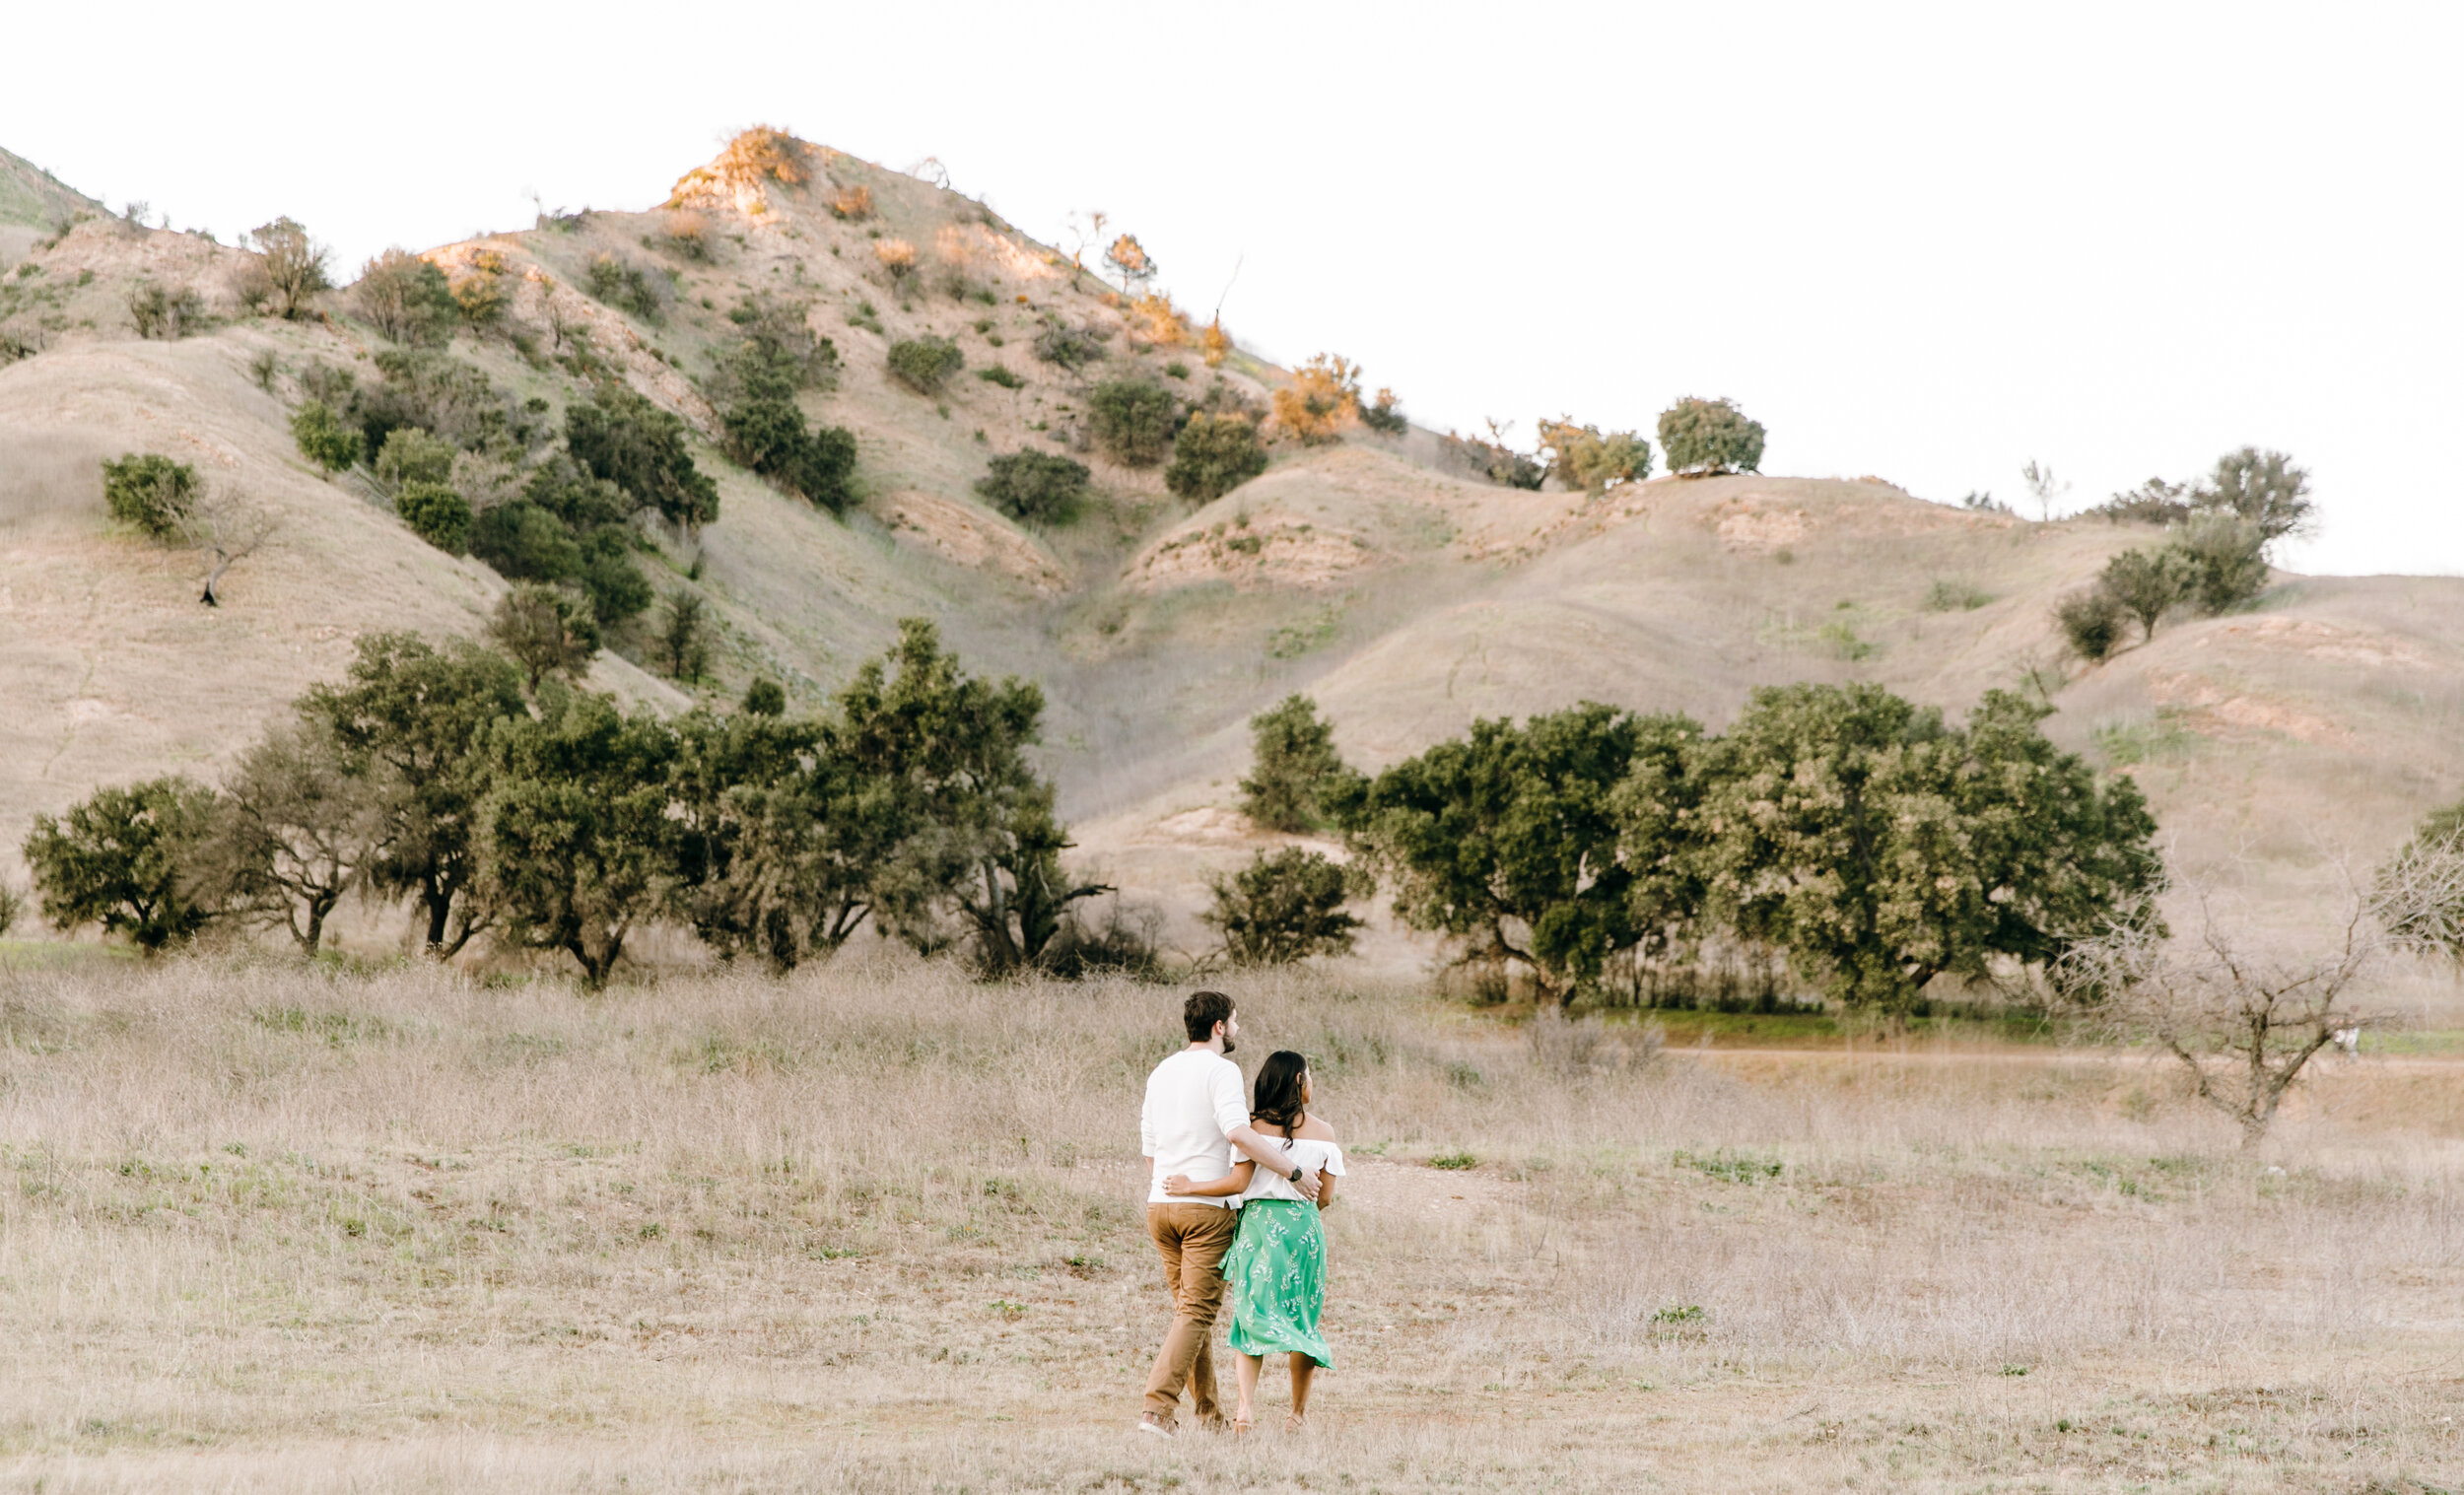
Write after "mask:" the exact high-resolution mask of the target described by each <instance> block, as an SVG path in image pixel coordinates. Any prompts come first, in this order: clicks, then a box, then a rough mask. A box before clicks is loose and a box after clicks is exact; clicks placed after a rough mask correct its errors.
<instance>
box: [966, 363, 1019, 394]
mask: <svg viewBox="0 0 2464 1495" xmlns="http://www.w3.org/2000/svg"><path fill="white" fill-rule="evenodd" d="M976 377H977V378H980V379H982V380H984V381H985V382H986V383H988V384H998V385H1000V386H1001V387H1002V388H1003V389H1024V388H1025V387H1027V381H1026V380H1025V379H1023V378H1021V377H1019V376H1018V374H1016V373H1015V372H1014V371H1012V370H1010V369H1008V368H1006V367H1004V366H1003V365H1000V364H992V365H989V366H987V367H985V368H982V369H978V370H977V371H976Z"/></svg>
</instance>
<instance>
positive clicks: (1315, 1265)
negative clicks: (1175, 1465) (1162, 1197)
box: [1164, 1049, 1343, 1433]
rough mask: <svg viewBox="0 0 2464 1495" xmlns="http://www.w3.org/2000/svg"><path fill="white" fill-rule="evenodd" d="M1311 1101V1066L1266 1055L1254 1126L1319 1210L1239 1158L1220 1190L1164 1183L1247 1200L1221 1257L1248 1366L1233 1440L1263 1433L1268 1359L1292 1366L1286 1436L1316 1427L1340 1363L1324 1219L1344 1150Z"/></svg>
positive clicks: (1172, 1190) (1235, 1338) (1235, 1333)
mask: <svg viewBox="0 0 2464 1495" xmlns="http://www.w3.org/2000/svg"><path fill="white" fill-rule="evenodd" d="M1313 1095H1314V1091H1313V1089H1312V1087H1311V1085H1310V1083H1309V1060H1308V1059H1306V1058H1304V1057H1302V1056H1301V1055H1299V1054H1297V1053H1292V1052H1291V1051H1290V1050H1288V1049H1286V1050H1282V1051H1280V1052H1278V1053H1270V1054H1267V1055H1266V1063H1264V1064H1262V1065H1260V1066H1259V1069H1258V1086H1257V1090H1256V1092H1255V1099H1254V1102H1253V1104H1252V1105H1251V1107H1250V1124H1252V1125H1254V1126H1256V1127H1257V1128H1258V1129H1259V1131H1261V1132H1262V1133H1266V1134H1267V1135H1272V1133H1273V1132H1275V1131H1280V1132H1281V1133H1282V1134H1283V1150H1284V1152H1285V1153H1286V1154H1287V1155H1288V1156H1289V1157H1290V1158H1291V1160H1292V1166H1293V1167H1294V1168H1299V1169H1303V1170H1305V1171H1307V1172H1310V1173H1314V1174H1316V1175H1317V1176H1318V1202H1317V1203H1316V1204H1314V1205H1313V1204H1311V1203H1310V1202H1309V1201H1308V1200H1306V1199H1303V1198H1302V1197H1301V1196H1300V1193H1299V1191H1298V1190H1296V1189H1293V1188H1292V1182H1291V1178H1290V1170H1289V1169H1286V1170H1285V1171H1284V1172H1282V1173H1268V1172H1266V1171H1265V1170H1263V1169H1261V1168H1259V1167H1258V1165H1257V1164H1255V1163H1253V1162H1251V1161H1250V1160H1249V1159H1248V1158H1246V1157H1244V1156H1242V1155H1241V1154H1240V1153H1238V1152H1235V1153H1234V1154H1233V1155H1232V1161H1233V1169H1232V1172H1231V1173H1230V1174H1228V1175H1226V1176H1225V1177H1223V1178H1221V1179H1218V1180H1215V1181H1214V1182H1213V1183H1210V1184H1195V1185H1194V1184H1192V1183H1191V1182H1190V1181H1189V1178H1188V1176H1187V1175H1184V1174H1174V1175H1173V1176H1172V1177H1171V1178H1169V1179H1166V1180H1165V1181H1164V1192H1166V1193H1168V1194H1186V1195H1190V1196H1193V1197H1204V1198H1220V1197H1222V1196H1223V1195H1226V1194H1239V1195H1240V1196H1241V1198H1240V1205H1239V1208H1240V1211H1241V1229H1240V1234H1239V1235H1238V1236H1236V1237H1235V1238H1234V1239H1233V1242H1232V1249H1231V1250H1230V1251H1229V1252H1227V1253H1225V1254H1224V1257H1223V1276H1224V1281H1225V1282H1226V1283H1228V1284H1229V1285H1230V1286H1231V1288H1232V1333H1231V1342H1232V1352H1233V1353H1234V1354H1235V1355H1238V1356H1239V1357H1240V1379H1241V1405H1240V1410H1239V1411H1237V1412H1235V1413H1234V1414H1233V1417H1232V1431H1233V1432H1235V1433H1246V1432H1248V1431H1249V1430H1250V1428H1251V1427H1253V1426H1254V1425H1255V1424H1256V1420H1257V1419H1256V1416H1255V1408H1256V1404H1257V1394H1258V1372H1259V1370H1260V1368H1261V1367H1262V1366H1264V1365H1265V1363H1266V1356H1268V1355H1271V1354H1279V1353H1280V1354H1289V1355H1290V1356H1291V1357H1292V1358H1291V1364H1292V1411H1291V1415H1290V1416H1288V1417H1286V1418H1284V1420H1283V1427H1284V1431H1286V1432H1298V1431H1299V1430H1301V1429H1302V1428H1304V1427H1306V1426H1308V1423H1307V1421H1306V1418H1307V1417H1308V1415H1309V1380H1310V1377H1311V1376H1313V1375H1314V1374H1316V1372H1317V1369H1318V1367H1320V1366H1322V1365H1323V1366H1328V1367H1332V1366H1333V1365H1334V1364H1335V1361H1334V1359H1333V1358H1332V1357H1331V1356H1329V1354H1328V1353H1327V1347H1326V1340H1325V1339H1324V1338H1322V1337H1321V1336H1320V1335H1319V1333H1318V1315H1319V1312H1320V1311H1321V1310H1322V1309H1324V1308H1325V1307H1326V1231H1325V1230H1324V1228H1323V1227H1321V1226H1320V1225H1319V1223H1318V1214H1319V1211H1321V1210H1323V1209H1325V1208H1326V1207H1327V1206H1328V1205H1330V1204H1333V1203H1334V1202H1335V1180H1336V1179H1339V1178H1341V1177H1342V1176H1343V1149H1342V1148H1340V1147H1338V1146H1336V1145H1335V1128H1334V1127H1332V1126H1329V1125H1328V1124H1327V1123H1326V1122H1325V1121H1322V1120H1320V1119H1319V1118H1317V1117H1315V1116H1312V1115H1310V1113H1309V1103H1310V1101H1311V1099H1312V1098H1313Z"/></svg>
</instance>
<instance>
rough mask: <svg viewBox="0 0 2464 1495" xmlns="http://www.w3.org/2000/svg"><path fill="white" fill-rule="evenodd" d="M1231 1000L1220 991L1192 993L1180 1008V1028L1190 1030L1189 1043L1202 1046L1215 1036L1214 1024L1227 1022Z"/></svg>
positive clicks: (1230, 1013)
mask: <svg viewBox="0 0 2464 1495" xmlns="http://www.w3.org/2000/svg"><path fill="white" fill-rule="evenodd" d="M1231 1017H1232V998H1230V997H1228V996H1226V995H1224V994H1223V993H1222V992H1220V991H1193V992H1191V993H1190V999H1189V1000H1188V1001H1187V1002H1184V1003H1183V1004H1182V1006H1181V1026H1182V1027H1184V1028H1187V1029H1188V1030H1190V1042H1191V1043H1193V1044H1202V1043H1204V1042H1206V1041H1207V1040H1208V1039H1210V1038H1212V1037H1214V1036H1215V1024H1217V1023H1221V1022H1229V1021H1230V1020H1231Z"/></svg>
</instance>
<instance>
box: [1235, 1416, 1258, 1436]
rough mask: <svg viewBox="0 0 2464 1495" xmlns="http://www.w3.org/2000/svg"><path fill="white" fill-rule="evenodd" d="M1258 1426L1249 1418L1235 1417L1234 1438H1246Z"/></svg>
mask: <svg viewBox="0 0 2464 1495" xmlns="http://www.w3.org/2000/svg"><path fill="white" fill-rule="evenodd" d="M1257 1426H1258V1424H1257V1423H1255V1422H1253V1421H1251V1420H1250V1419H1249V1418H1247V1417H1235V1418H1233V1419H1232V1436H1233V1437H1235V1438H1246V1437H1248V1436H1249V1435H1250V1433H1251V1431H1252V1430H1254V1429H1255V1428H1256V1427H1257Z"/></svg>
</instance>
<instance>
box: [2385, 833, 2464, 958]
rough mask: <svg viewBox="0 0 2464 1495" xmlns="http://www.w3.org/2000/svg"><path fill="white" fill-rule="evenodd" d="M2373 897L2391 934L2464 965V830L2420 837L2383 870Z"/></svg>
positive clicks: (2426, 834)
mask: <svg viewBox="0 0 2464 1495" xmlns="http://www.w3.org/2000/svg"><path fill="white" fill-rule="evenodd" d="M2370 895H2371V899H2372V902H2373V905H2374V906H2375V907H2376V908H2377V911H2378V921H2379V922H2380V923H2382V924H2384V925H2385V926H2386V927H2387V930H2388V932H2389V933H2391V934H2394V935H2396V936H2398V937H2400V938H2402V939H2405V940H2408V941H2410V942H2412V943H2413V944H2415V945H2417V946H2419V947H2420V948H2422V949H2423V950H2425V951H2427V952H2430V953H2432V954H2435V955H2439V956H2443V957H2445V958H2446V959H2447V960H2449V961H2453V962H2455V963H2456V964H2458V965H2464V831H2453V832H2450V833H2448V834H2447V835H2445V836H2435V835H2431V834H2430V833H2429V832H2425V833H2424V834H2423V835H2421V836H2419V837H2416V838H2415V839H2414V840H2413V841H2412V843H2411V844H2409V845H2408V846H2406V847H2405V849H2403V850H2401V851H2398V852H2397V853H2396V854H2395V855H2394V856H2393V857H2391V858H2390V859H2389V860H2388V862H2387V864H2386V865H2385V866H2383V867H2381V868H2379V869H2378V877H2377V880H2376V883H2375V884H2374V885H2373V886H2372V888H2371V889H2370Z"/></svg>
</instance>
